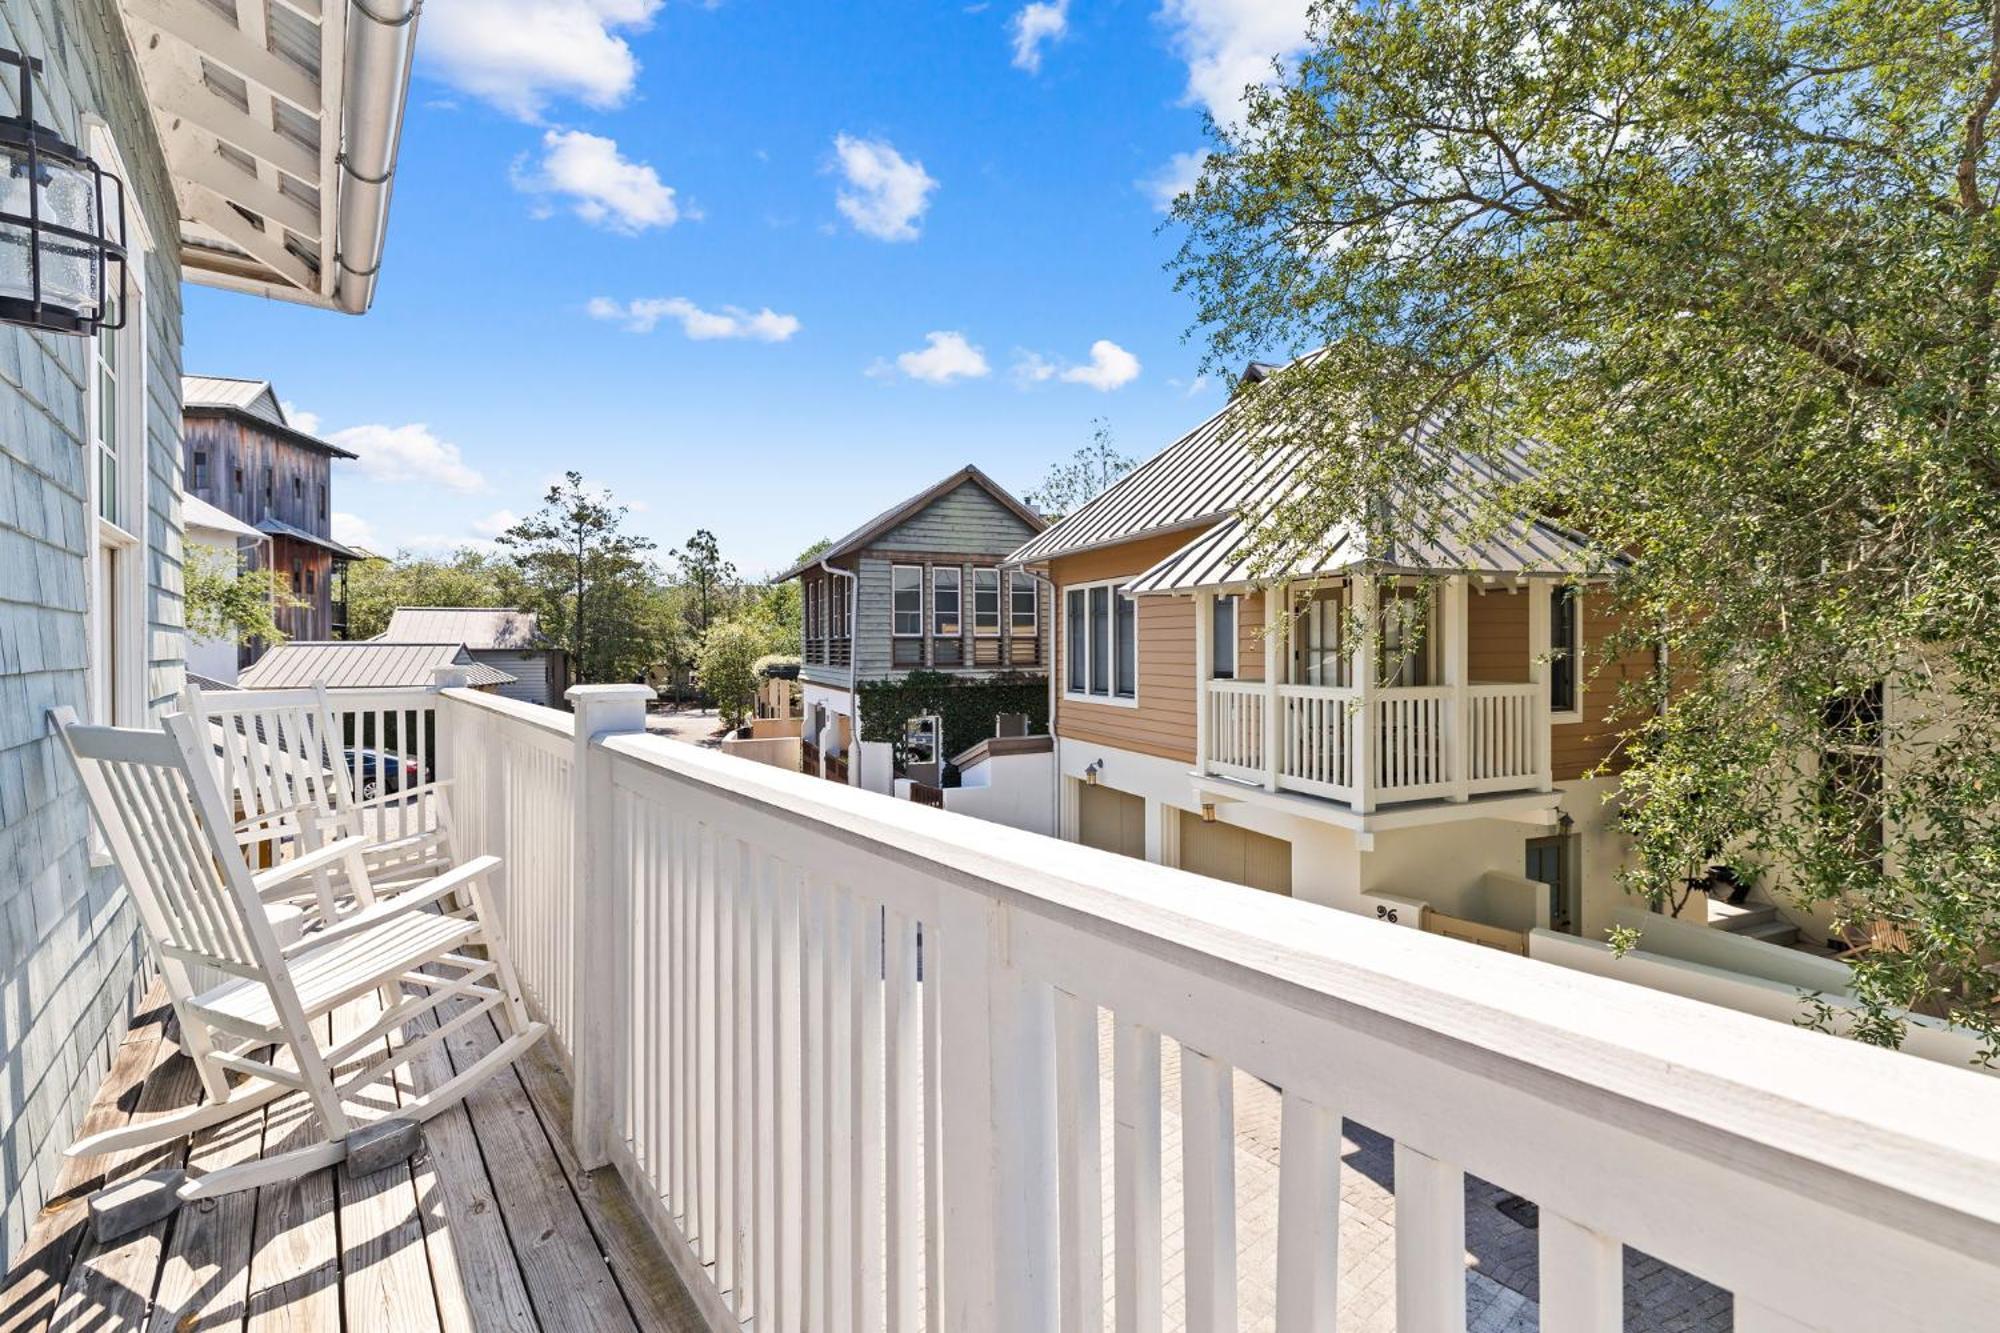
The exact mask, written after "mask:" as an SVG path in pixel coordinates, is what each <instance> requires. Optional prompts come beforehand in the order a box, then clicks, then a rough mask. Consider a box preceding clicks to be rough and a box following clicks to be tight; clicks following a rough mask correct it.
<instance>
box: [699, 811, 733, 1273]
mask: <svg viewBox="0 0 2000 1333" xmlns="http://www.w3.org/2000/svg"><path fill="white" fill-rule="evenodd" d="M735 842H736V840H735V839H734V838H730V837H728V836H727V835H725V834H724V833H723V831H722V830H720V829H714V830H711V832H710V836H709V837H708V839H707V841H706V844H705V847H704V854H705V856H706V864H705V866H704V869H705V870H706V872H707V876H708V903H709V927H710V936H709V960H710V961H709V977H710V980H709V1005H710V1008H711V1010H712V1013H711V1019H712V1026H711V1033H712V1036H711V1038H710V1041H711V1045H712V1052H713V1054H712V1060H711V1063H712V1065H713V1068H714V1075H713V1081H712V1083H711V1085H710V1096H709V1101H708V1116H709V1123H710V1124H711V1125H713V1126H715V1134H714V1136H713V1138H712V1139H711V1142H712V1143H713V1144H714V1145H715V1166H714V1169H713V1173H712V1175H711V1177H710V1188H711V1189H712V1191H713V1195H714V1200H715V1201H714V1204H713V1206H712V1208H711V1212H712V1214H713V1216H714V1218H715V1223H714V1225H715V1231H714V1244H713V1245H712V1246H711V1250H712V1252H713V1253H714V1255H715V1284H716V1288H717V1289H718V1290H721V1291H728V1290H730V1289H731V1288H733V1287H734V1286H735V1285H736V1123H737V1122H736V1098H735V1088H736V1049H735V1047H736V1022H735V1017H736V1016H735V1006H736V948H735V942H736V937H735V925H734V921H733V917H732V908H733V907H734V902H733V899H732V896H731V889H732V888H733V885H732V883H731V879H732V876H731V871H732V870H733V869H734V857H733V856H732V853H733V852H734V850H735Z"/></svg>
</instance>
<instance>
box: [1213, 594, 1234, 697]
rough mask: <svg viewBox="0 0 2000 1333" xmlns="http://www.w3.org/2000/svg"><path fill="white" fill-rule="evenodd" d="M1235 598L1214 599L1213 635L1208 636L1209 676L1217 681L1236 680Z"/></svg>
mask: <svg viewBox="0 0 2000 1333" xmlns="http://www.w3.org/2000/svg"><path fill="white" fill-rule="evenodd" d="M1238 601H1239V599H1238V598H1236V597H1233V596H1232V597H1218V598H1216V599H1215V615H1214V617H1213V618H1214V621H1215V624H1214V631H1215V632H1214V633H1213V634H1212V635H1211V636H1210V647H1209V674H1210V675H1212V676H1214V677H1215V678H1216V679H1217V680H1234V679H1235V678H1236V608H1237V605H1238Z"/></svg>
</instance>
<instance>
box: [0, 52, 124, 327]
mask: <svg viewBox="0 0 2000 1333" xmlns="http://www.w3.org/2000/svg"><path fill="white" fill-rule="evenodd" d="M0 66H9V67H11V68H12V70H13V71H14V72H15V73H17V75H18V79H19V83H18V87H17V89H16V91H15V95H14V105H15V106H17V107H18V108H20V112H19V114H18V115H13V116H0V321H5V322H7V323H9V324H25V325H27V326H28V327H30V328H36V329H46V330H48V331H49V332H51V333H72V334H92V333H95V332H97V330H99V329H115V328H122V327H123V326H124V323H125V304H124V301H123V300H122V299H121V298H122V297H123V295H124V291H125V186H124V183H123V182H121V181H120V180H119V179H118V178H117V177H116V176H112V175H109V174H107V173H106V172H105V171H104V170H103V169H102V168H101V167H99V166H98V165H97V163H95V162H93V161H92V160H91V159H90V157H89V155H88V154H86V153H85V152H84V151H83V150H82V149H80V148H77V147H75V146H74V145H72V144H69V143H66V142H64V141H63V140H62V139H61V138H59V137H58V136H57V135H56V133H55V131H53V130H51V129H49V128H48V127H46V126H43V125H37V124H35V103H34V96H35V75H36V74H37V73H39V72H40V70H41V68H42V62H41V61H39V60H36V59H34V58H33V57H31V56H24V55H22V54H21V53H20V52H18V51H9V50H6V49H4V48H0ZM107 198H109V199H111V200H112V201H113V203H112V204H111V206H109V207H107V206H106V200H107ZM113 264H116V265H117V267H118V285H117V287H116V288H115V289H114V288H113V287H112V286H111V282H110V275H111V266H112V265H113Z"/></svg>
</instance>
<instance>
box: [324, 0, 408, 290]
mask: <svg viewBox="0 0 2000 1333" xmlns="http://www.w3.org/2000/svg"><path fill="white" fill-rule="evenodd" d="M390 4H399V5H400V8H398V9H394V10H389V11H386V12H385V11H384V10H382V9H378V8H377V6H385V5H390ZM422 9H423V0H348V3H347V13H348V23H347V54H346V62H347V63H346V75H345V86H344V87H343V88H342V89H341V108H340V158H339V162H340V200H339V204H338V211H337V212H336V214H335V223H334V226H335V228H336V230H335V232H334V256H333V259H334V263H335V264H336V265H337V266H338V268H339V272H338V273H337V274H336V275H335V277H334V282H333V303H334V305H335V306H336V307H337V308H338V309H340V310H342V311H345V312H346V313H347V314H350V315H358V314H360V313H361V312H363V311H364V310H366V309H368V305H369V302H371V301H373V300H374V299H375V278H376V275H377V274H378V273H380V272H381V269H382V249H383V243H384V241H385V239H386V236H387V232H388V226H389V195H390V192H391V189H392V187H393V186H394V184H395V176H396V150H397V145H398V144H399V143H400V142H401V139H402V133H403V112H404V109H405V108H406V107H407V106H408V105H409V99H410V67H411V65H412V64H413V63H414V62H413V60H412V57H413V56H414V54H415V52H416V46H417V15H418V13H419V12H420V11H421V10H422Z"/></svg>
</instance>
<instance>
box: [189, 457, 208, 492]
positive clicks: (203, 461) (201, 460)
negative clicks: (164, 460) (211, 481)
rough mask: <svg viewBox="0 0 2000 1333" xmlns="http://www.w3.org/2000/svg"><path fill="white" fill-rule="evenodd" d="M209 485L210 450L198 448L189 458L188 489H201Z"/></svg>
mask: <svg viewBox="0 0 2000 1333" xmlns="http://www.w3.org/2000/svg"><path fill="white" fill-rule="evenodd" d="M207 485H208V450H206V449H196V450H195V451H194V452H193V453H192V454H191V455H190V456H189V459H188V489H189V490H195V491H198V490H201V489H202V488H203V487H205V486H207Z"/></svg>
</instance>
